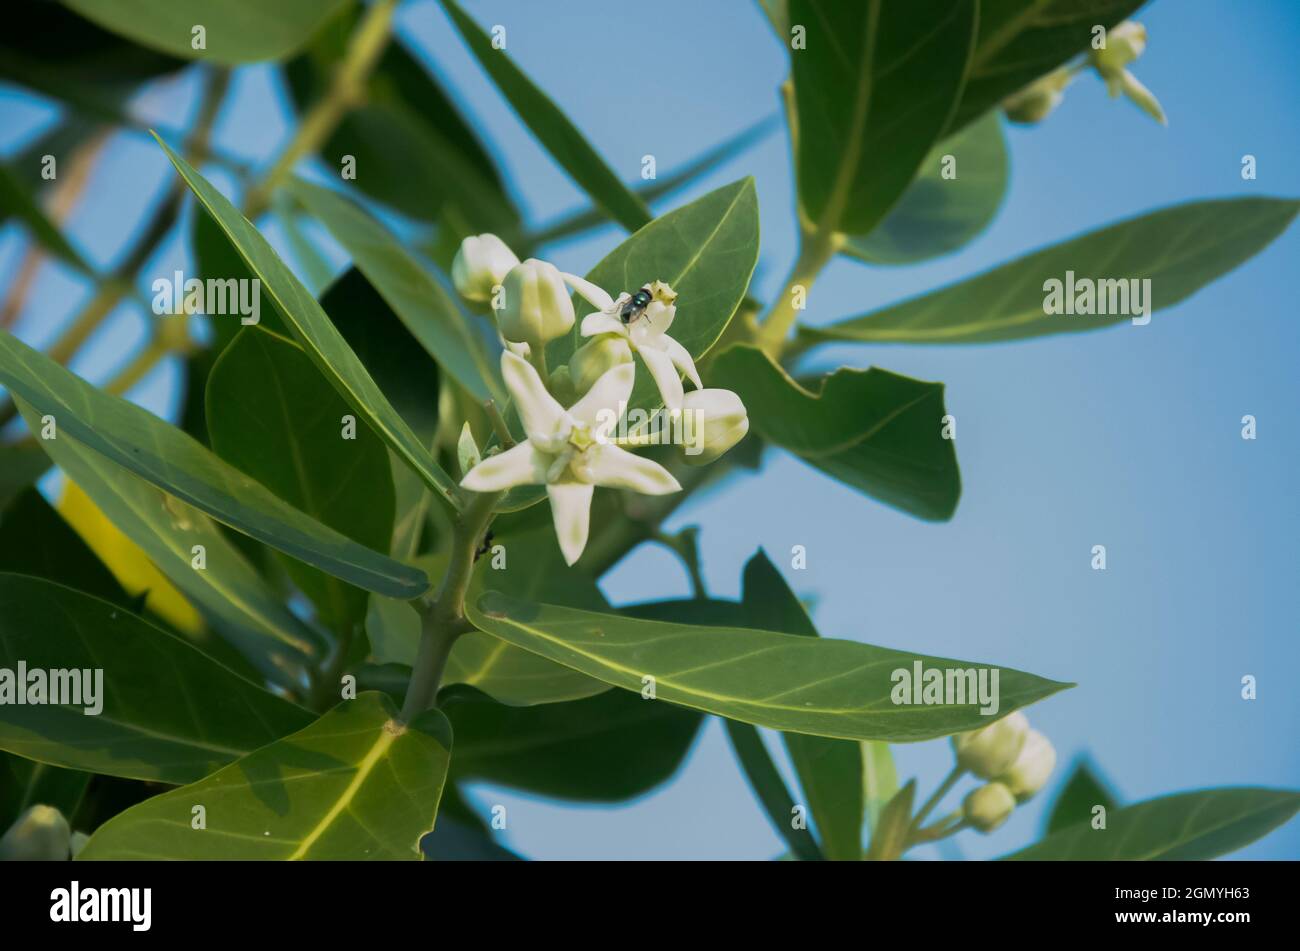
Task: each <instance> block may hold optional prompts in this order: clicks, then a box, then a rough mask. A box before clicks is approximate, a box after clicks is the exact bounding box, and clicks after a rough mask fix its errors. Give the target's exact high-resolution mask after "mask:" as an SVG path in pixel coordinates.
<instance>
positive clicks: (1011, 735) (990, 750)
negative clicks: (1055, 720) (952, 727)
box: [952, 711, 1056, 832]
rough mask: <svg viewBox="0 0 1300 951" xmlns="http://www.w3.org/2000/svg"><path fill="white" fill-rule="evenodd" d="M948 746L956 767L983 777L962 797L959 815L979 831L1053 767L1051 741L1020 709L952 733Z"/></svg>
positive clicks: (996, 822) (999, 819) (1003, 815)
mask: <svg viewBox="0 0 1300 951" xmlns="http://www.w3.org/2000/svg"><path fill="white" fill-rule="evenodd" d="M952 745H953V751H954V752H955V753H956V754H957V765H958V766H959V767H960V768H962V769H964V770H967V771H969V772H971V773H973V774H974V775H976V776H978V777H979V778H980V779H984V780H987V782H985V783H984V784H983V785H981V786H979V787H977V788H976V789H974V790H972V791H971V792H970V793H968V794H967V795H966V798H965V799H964V800H963V801H962V813H963V816H964V818H965V819H966V821H967V822H968V823H970V825H971V826H973V827H974V828H976V829H978V830H980V831H981V832H992V831H993V830H994V829H996V828H997V827H998V826H1000V825H1002V823H1003V822H1005V821H1006V820H1007V819H1008V817H1010V815H1011V813H1012V811H1013V810H1014V809H1015V807H1016V805H1017V804H1019V803H1022V802H1025V801H1026V800H1027V799H1029V798H1031V797H1032V796H1033V795H1034V794H1035V793H1037V792H1038V791H1039V790H1040V789H1042V788H1043V786H1044V785H1045V784H1046V783H1047V778H1048V777H1049V776H1050V775H1051V774H1052V770H1053V769H1054V768H1055V766H1056V750H1055V749H1054V748H1053V747H1052V744H1051V741H1049V740H1048V739H1047V737H1045V736H1044V735H1043V734H1042V733H1039V732H1038V731H1037V730H1035V729H1032V728H1031V727H1030V726H1029V720H1028V719H1027V718H1026V717H1025V715H1024V714H1023V713H1021V712H1019V711H1016V712H1014V713H1011V714H1009V715H1007V716H1005V717H1003V718H1002V719H1001V720H998V721H997V722H996V723H991V724H989V725H988V726H986V727H984V728H982V729H979V730H972V731H971V732H969V733H959V734H957V735H956V736H954V737H953V738H952Z"/></svg>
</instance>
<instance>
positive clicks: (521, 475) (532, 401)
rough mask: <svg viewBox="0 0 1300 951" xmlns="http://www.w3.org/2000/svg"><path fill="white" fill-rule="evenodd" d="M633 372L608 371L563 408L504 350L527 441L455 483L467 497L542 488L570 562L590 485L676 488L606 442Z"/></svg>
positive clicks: (659, 469) (578, 549) (584, 528)
mask: <svg viewBox="0 0 1300 951" xmlns="http://www.w3.org/2000/svg"><path fill="white" fill-rule="evenodd" d="M635 374H636V370H635V367H634V366H633V364H631V363H624V364H622V365H621V366H617V367H614V368H613V369H612V370H609V371H608V372H606V373H605V374H604V375H603V376H601V378H600V379H599V380H597V381H596V382H595V383H594V384H593V385H592V387H591V389H590V390H588V391H587V394H586V395H585V396H583V397H582V398H581V399H580V400H578V402H576V403H574V404H573V406H571V407H570V408H569V409H567V410H566V409H565V408H564V407H563V406H561V405H560V404H559V403H558V402H556V400H555V397H553V396H551V394H550V393H548V392H547V391H546V387H545V386H544V385H543V384H542V378H541V377H540V376H538V375H537V371H536V370H535V369H533V366H532V364H530V363H528V362H527V361H526V360H523V359H521V358H520V357H517V356H515V355H514V354H513V353H510V352H509V351H506V352H505V353H503V354H501V375H502V377H504V379H505V383H506V388H507V389H508V390H509V391H510V396H511V397H512V399H513V400H514V404H515V407H516V409H517V410H518V411H519V418H520V420H521V421H522V422H523V425H524V432H525V433H527V435H528V439H527V441H526V442H523V443H520V444H519V445H518V446H515V447H514V448H512V449H507V450H506V451H505V452H503V453H499V454H498V455H495V456H489V457H488V458H486V459H484V460H483V461H482V462H480V463H479V464H478V465H477V466H475V467H474V468H473V469H471V470H470V471H469V472H468V473H466V475H465V478H464V479H463V480H462V481H461V485H462V486H464V487H465V488H467V489H470V490H471V491H474V492H502V491H505V490H506V489H510V488H514V487H515V486H517V485H545V486H546V493H547V495H548V496H550V499H551V516H552V518H553V519H554V521H555V534H556V537H557V538H558V539H559V542H560V551H562V552H563V553H564V560H565V561H566V562H568V563H569V564H573V563H574V562H575V561H577V560H578V556H579V555H581V554H582V550H583V549H584V548H585V547H586V546H587V532H588V528H589V522H590V518H591V496H592V492H593V489H594V488H595V486H598V485H604V486H610V487H612V488H619V489H631V490H633V491H634V492H640V493H642V494H643V495H666V494H668V493H669V492H677V491H680V490H681V486H680V485H679V484H678V482H677V480H676V479H674V478H673V477H672V475H671V474H670V473H669V472H668V470H667V469H665V468H664V467H663V466H661V465H659V464H658V463H657V462H652V461H651V460H649V459H642V458H641V457H640V456H637V455H634V454H633V453H630V452H628V451H627V450H626V449H622V448H620V447H618V446H615V445H613V444H612V443H611V442H609V440H608V434H609V431H610V429H612V428H613V427H614V425H615V424H616V423H617V422H618V418H619V413H620V407H621V406H622V404H624V403H626V402H627V399H628V397H629V396H631V395H632V384H633V381H634V378H635Z"/></svg>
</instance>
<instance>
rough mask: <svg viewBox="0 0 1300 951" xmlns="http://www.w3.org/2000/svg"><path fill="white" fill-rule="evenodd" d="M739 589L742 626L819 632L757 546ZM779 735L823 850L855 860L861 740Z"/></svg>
mask: <svg viewBox="0 0 1300 951" xmlns="http://www.w3.org/2000/svg"><path fill="white" fill-rule="evenodd" d="M741 590H742V592H743V594H742V597H741V603H742V605H743V607H744V610H745V613H746V614H747V615H748V619H749V623H748V625H747V626H749V627H754V628H759V629H762V628H763V627H766V628H767V629H768V630H773V631H780V632H781V633H783V634H794V635H796V636H799V637H817V636H818V633H817V628H816V626H815V625H814V624H813V622H812V618H810V617H809V616H808V612H807V611H805V610H804V606H803V605H802V604H801V603H800V601H799V598H798V596H797V595H795V593H794V592H793V591H792V590H791V589H790V586H789V585H788V584H786V581H785V578H784V577H782V575H781V572H779V571H777V569H776V566H775V565H773V564H772V562H771V561H770V560H769V559H768V557H767V555H766V554H765V553H764V552H763V550H762V549H759V551H758V553H757V554H756V555H754V557H753V558H751V559H750V560H749V562H748V563H747V564H746V565H745V573H744V576H743V580H742V584H741ZM781 739H782V740H783V741H784V742H785V748H786V751H787V752H788V753H789V754H790V761H791V762H792V763H793V764H794V768H795V772H796V773H798V775H799V784H800V786H802V787H803V793H804V797H805V799H806V800H807V805H808V810H809V812H811V813H812V817H813V821H814V822H815V823H816V825H817V833H818V837H819V841H820V842H821V848H822V852H823V853H824V854H825V856H826V858H828V859H832V860H834V861H841V862H856V861H858V860H859V859H860V858H861V857H862V821H863V817H864V816H865V814H866V803H865V800H864V791H863V784H862V780H863V764H862V744H861V743H859V742H857V741H854V740H831V739H827V738H826V737H824V736H809V735H807V734H804V733H782V734H781Z"/></svg>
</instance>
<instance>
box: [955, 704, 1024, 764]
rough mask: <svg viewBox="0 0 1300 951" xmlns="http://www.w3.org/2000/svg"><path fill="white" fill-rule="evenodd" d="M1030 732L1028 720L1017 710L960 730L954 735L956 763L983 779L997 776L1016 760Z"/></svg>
mask: <svg viewBox="0 0 1300 951" xmlns="http://www.w3.org/2000/svg"><path fill="white" fill-rule="evenodd" d="M1028 732H1029V720H1027V719H1026V718H1025V715H1024V714H1023V713H1021V712H1020V711H1019V710H1017V711H1015V712H1014V713H1010V714H1008V715H1007V716H1005V717H1003V718H1002V719H1001V720H998V721H996V722H994V723H990V724H989V725H988V726H986V727H983V728H981V729H978V730H972V731H970V732H969V733H958V734H957V735H956V736H954V737H953V738H952V748H953V751H954V752H955V753H956V754H957V765H958V766H960V767H962V768H963V769H968V770H970V771H971V772H972V773H974V774H975V775H976V776H978V777H980V778H981V779H996V778H997V777H998V776H999V774H1001V773H1003V772H1005V771H1006V770H1007V769H1010V768H1011V764H1012V763H1014V762H1015V761H1016V757H1017V756H1019V755H1020V748H1021V746H1023V745H1024V742H1025V735H1026V734H1027V733H1028Z"/></svg>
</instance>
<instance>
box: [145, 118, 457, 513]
mask: <svg viewBox="0 0 1300 951" xmlns="http://www.w3.org/2000/svg"><path fill="white" fill-rule="evenodd" d="M155 138H157V136H155ZM158 144H159V145H161V146H162V147H163V150H164V151H165V152H166V153H167V157H168V158H170V159H171V161H172V164H173V165H174V166H176V170H177V171H178V172H180V175H181V177H182V178H183V179H184V180H185V183H186V184H187V185H189V187H190V189H191V190H192V191H193V192H194V194H195V196H196V197H197V198H198V200H199V202H200V203H201V204H202V205H203V207H204V208H205V209H206V210H207V212H208V214H210V215H211V216H212V217H213V218H214V219H215V220H216V222H217V223H218V224H219V225H220V226H221V230H222V231H223V232H224V233H225V235H226V237H227V238H228V239H229V240H230V243H231V244H232V245H234V247H235V249H236V250H237V251H238V252H239V255H240V257H241V258H243V259H244V263H245V264H246V265H247V266H248V267H249V269H250V270H252V272H253V273H254V274H255V275H256V276H257V277H258V278H259V279H260V280H261V282H262V290H264V291H265V292H266V293H268V294H269V295H270V296H271V298H272V299H273V300H274V301H275V304H276V308H277V309H278V310H279V312H280V314H281V315H282V316H283V317H284V319H285V322H286V323H287V324H288V325H289V329H290V331H291V332H292V333H293V335H294V337H295V338H297V340H298V343H300V344H301V345H302V347H303V349H304V350H306V351H307V355H308V356H310V357H311V358H312V360H313V361H314V362H315V363H316V365H317V366H318V367H320V370H321V372H322V373H323V374H324V375H325V378H326V379H327V380H329V381H330V385H331V386H333V387H334V389H336V390H338V392H339V394H340V395H341V396H342V397H343V398H344V399H345V400H346V401H347V403H348V405H349V406H351V407H352V408H353V409H354V410H356V412H357V415H358V417H360V418H363V419H365V421H366V422H367V423H369V424H370V428H371V429H373V430H374V431H375V432H376V433H378V434H379V435H380V436H381V437H382V438H383V440H384V441H385V442H386V443H387V444H388V446H389V448H390V449H392V450H393V451H394V452H395V453H397V455H398V456H400V457H401V458H402V459H403V460H404V461H405V462H406V464H407V465H409V466H411V467H412V468H413V469H415V471H416V472H418V473H419V474H420V476H421V478H423V479H424V481H425V482H426V483H427V484H428V486H429V487H430V488H431V489H434V490H435V491H436V492H438V493H439V494H440V495H441V496H443V497H445V498H446V499H447V500H448V501H449V502H450V503H451V504H452V505H453V506H455V505H457V504H458V501H459V498H460V493H459V491H458V490H457V488H456V484H455V483H454V482H453V481H452V479H451V477H450V476H448V475H447V473H445V472H444V471H443V470H442V469H441V468H440V467H439V466H438V464H437V462H435V461H434V459H433V457H432V456H431V455H430V454H429V451H428V449H426V448H425V446H424V445H423V443H421V442H420V439H419V437H417V436H416V435H415V433H414V432H412V431H411V428H410V426H408V425H407V424H406V423H405V422H404V421H403V420H402V418H401V417H400V416H398V415H397V411H396V410H394V409H393V407H392V404H390V403H389V402H388V399H387V398H386V397H385V396H384V394H383V393H382V392H380V390H379V387H378V386H376V385H375V381H374V379H373V378H371V376H370V374H369V373H368V372H367V371H366V368H365V367H364V366H363V365H362V363H361V361H360V360H359V359H357V355H356V354H355V353H353V352H352V349H351V348H350V347H349V346H348V345H347V341H346V340H344V339H343V336H342V334H340V333H339V332H338V330H337V329H336V328H335V327H334V325H333V324H332V323H330V319H329V317H328V316H327V315H326V313H325V311H324V310H322V309H321V306H320V304H318V303H317V302H316V299H315V298H314V297H312V296H311V294H310V293H309V292H308V290H307V288H305V287H303V286H302V282H301V281H299V280H298V278H297V277H295V276H294V274H293V272H292V271H291V270H289V268H288V267H286V266H285V264H284V262H283V261H281V260H280V258H279V256H278V255H276V253H275V249H274V248H272V247H271V245H270V244H269V243H268V242H267V240H266V239H265V238H264V237H262V235H261V234H260V233H259V232H258V230H257V229H256V228H255V227H253V225H252V223H251V222H250V221H249V220H248V219H247V218H245V217H244V216H243V215H241V214H240V213H239V211H238V210H237V209H236V208H235V206H234V205H232V204H231V203H230V200H229V199H228V198H226V196H224V195H222V194H221V192H219V191H217V190H216V189H215V188H213V187H212V184H211V183H210V182H209V181H208V180H207V179H206V178H204V177H203V176H202V175H200V174H199V173H198V172H196V171H195V170H194V169H193V168H191V167H190V165H189V163H187V162H186V161H185V160H184V159H183V158H181V157H180V156H179V155H177V154H176V153H175V152H173V151H172V150H171V149H170V148H168V147H167V144H166V143H165V142H163V141H162V139H158Z"/></svg>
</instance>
